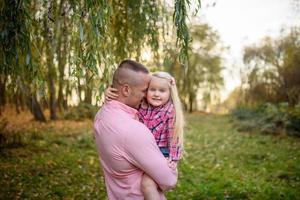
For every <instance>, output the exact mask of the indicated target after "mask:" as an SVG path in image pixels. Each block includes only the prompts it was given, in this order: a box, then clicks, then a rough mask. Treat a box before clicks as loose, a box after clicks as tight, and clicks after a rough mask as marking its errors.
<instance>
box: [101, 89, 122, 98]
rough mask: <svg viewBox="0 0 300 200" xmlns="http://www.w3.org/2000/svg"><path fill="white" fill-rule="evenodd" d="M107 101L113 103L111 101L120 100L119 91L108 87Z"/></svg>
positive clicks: (106, 91)
mask: <svg viewBox="0 0 300 200" xmlns="http://www.w3.org/2000/svg"><path fill="white" fill-rule="evenodd" d="M104 94H105V100H106V101H111V100H116V99H117V98H118V96H119V95H118V90H117V89H116V88H113V87H108V88H107V89H106V90H105V92H104Z"/></svg>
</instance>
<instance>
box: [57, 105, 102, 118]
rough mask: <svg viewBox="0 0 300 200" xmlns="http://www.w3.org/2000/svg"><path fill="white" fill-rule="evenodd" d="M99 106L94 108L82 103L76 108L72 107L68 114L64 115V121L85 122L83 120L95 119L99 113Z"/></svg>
mask: <svg viewBox="0 0 300 200" xmlns="http://www.w3.org/2000/svg"><path fill="white" fill-rule="evenodd" d="M98 109H99V108H98V107H97V106H93V105H90V104H86V103H80V104H79V105H78V106H76V107H72V108H71V109H70V110H69V111H68V112H66V113H65V114H64V116H63V117H64V119H66V120H77V121H79V120H83V119H87V118H88V119H93V118H94V117H95V114H96V113H97V111H98Z"/></svg>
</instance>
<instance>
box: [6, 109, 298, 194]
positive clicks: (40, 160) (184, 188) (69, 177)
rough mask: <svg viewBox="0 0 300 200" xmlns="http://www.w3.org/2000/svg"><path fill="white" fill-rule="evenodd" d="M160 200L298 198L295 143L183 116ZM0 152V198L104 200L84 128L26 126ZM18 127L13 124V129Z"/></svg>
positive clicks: (217, 120) (88, 129)
mask: <svg viewBox="0 0 300 200" xmlns="http://www.w3.org/2000/svg"><path fill="white" fill-rule="evenodd" d="M187 122H188V126H187V132H186V140H185V144H186V155H185V158H184V159H183V160H182V161H181V163H180V165H179V173H180V174H179V176H180V178H179V182H178V185H177V187H176V188H175V189H174V190H173V191H171V192H168V193H167V194H166V195H167V197H168V199H179V200H189V199H259V200H261V199H300V140H299V139H297V138H291V137H286V136H271V135H262V134H258V133H252V134H249V133H239V132H237V131H236V130H235V129H234V128H233V127H232V124H231V123H230V118H229V117H226V116H215V115H203V114H192V115H189V116H187ZM30 124H31V126H24V125H23V128H22V129H21V130H19V132H21V133H22V134H23V135H24V138H25V139H22V140H20V142H19V143H20V144H17V145H14V144H11V145H10V146H8V147H5V148H2V149H1V151H0V177H1V179H0V185H1V187H0V199H65V200H68V199H105V198H106V193H105V186H104V179H103V176H102V171H101V167H100V164H99V162H98V157H97V152H96V148H95V144H94V139H93V132H92V122H91V121H84V122H66V121H59V122H50V123H48V124H45V125H39V124H36V123H33V122H31V123H30ZM20 126H21V124H20Z"/></svg>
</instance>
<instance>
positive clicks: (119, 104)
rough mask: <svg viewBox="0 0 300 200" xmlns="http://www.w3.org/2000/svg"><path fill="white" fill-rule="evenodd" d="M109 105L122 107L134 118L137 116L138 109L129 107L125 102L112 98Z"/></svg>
mask: <svg viewBox="0 0 300 200" xmlns="http://www.w3.org/2000/svg"><path fill="white" fill-rule="evenodd" d="M107 105H108V106H112V107H114V108H117V109H121V110H123V111H124V112H126V113H128V114H129V115H131V116H132V117H133V118H135V117H136V115H137V113H138V111H137V110H136V109H134V108H132V107H129V106H127V105H125V104H124V103H122V102H120V101H116V100H111V101H108V102H107Z"/></svg>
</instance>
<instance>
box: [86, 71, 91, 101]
mask: <svg viewBox="0 0 300 200" xmlns="http://www.w3.org/2000/svg"><path fill="white" fill-rule="evenodd" d="M91 85H92V84H91V78H90V72H89V70H86V74H85V92H84V103H87V104H92V89H91V87H90V86H91Z"/></svg>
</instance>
